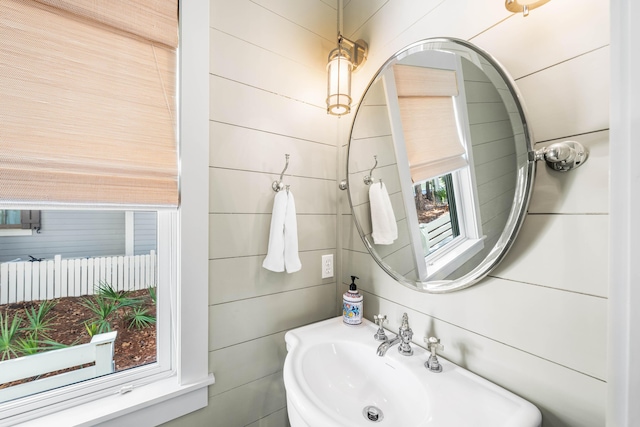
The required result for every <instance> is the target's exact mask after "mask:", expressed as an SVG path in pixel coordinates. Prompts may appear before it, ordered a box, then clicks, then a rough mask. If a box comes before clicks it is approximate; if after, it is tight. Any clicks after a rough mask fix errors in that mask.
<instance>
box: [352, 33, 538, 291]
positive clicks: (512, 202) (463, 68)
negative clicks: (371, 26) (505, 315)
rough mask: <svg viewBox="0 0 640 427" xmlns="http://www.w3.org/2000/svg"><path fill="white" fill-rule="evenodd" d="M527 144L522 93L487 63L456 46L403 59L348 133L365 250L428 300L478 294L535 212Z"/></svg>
mask: <svg viewBox="0 0 640 427" xmlns="http://www.w3.org/2000/svg"><path fill="white" fill-rule="evenodd" d="M530 144H531V143H530V138H529V135H528V131H527V127H526V122H525V119H524V113H523V109H522V106H521V105H520V103H519V101H518V98H517V95H516V92H515V89H514V87H513V85H512V84H511V82H510V79H509V78H508V77H507V75H506V73H505V72H504V71H503V70H501V69H500V67H499V65H498V64H497V63H496V62H495V61H494V60H493V59H492V58H491V57H490V56H489V55H487V54H485V53H484V52H482V51H481V50H479V49H477V48H475V47H474V46H472V45H470V44H469V43H467V42H463V41H459V40H452V39H446V40H445V39H432V40H426V41H423V42H419V43H416V44H414V45H411V46H409V47H408V48H406V49H404V50H403V51H401V52H400V53H398V54H397V55H396V56H394V57H393V58H391V59H390V60H389V61H387V63H386V64H385V65H384V66H383V67H382V68H381V69H380V71H379V72H378V73H377V75H376V76H375V78H374V79H373V81H372V82H371V84H370V85H369V88H368V89H367V91H366V93H365V95H364V96H363V98H362V102H361V104H360V106H359V108H358V111H357V114H356V118H355V120H354V125H353V128H352V132H351V139H350V143H349V153H348V162H347V163H348V164H347V172H348V182H349V186H348V188H349V198H350V201H351V206H352V210H353V217H354V221H355V223H356V225H357V227H358V230H359V232H360V234H361V236H362V238H363V241H364V243H365V246H366V247H367V248H368V250H369V251H370V253H371V254H372V256H373V257H374V258H375V259H376V261H377V262H378V263H379V264H380V266H381V267H382V268H383V269H384V270H385V271H387V272H388V273H389V274H390V275H392V276H393V277H394V278H396V279H397V280H399V281H401V282H402V283H405V284H411V285H413V286H417V287H418V289H421V290H425V291H432V292H446V291H449V290H452V289H458V288H463V287H466V286H469V285H471V284H473V283H475V282H477V281H478V280H479V279H480V278H482V277H484V276H485V275H486V274H487V273H488V272H489V271H490V270H491V269H492V268H494V267H495V265H497V263H498V262H499V260H500V259H501V258H502V257H503V256H504V254H505V253H506V251H507V250H508V248H509V246H510V244H511V242H512V240H513V238H514V237H515V234H516V233H517V230H518V228H519V226H520V224H521V221H522V218H523V214H524V212H525V211H526V205H527V203H528V197H529V192H530V187H531V182H532V178H533V172H534V168H535V163H533V162H532V161H531V160H529V153H530V152H531V146H530ZM373 166H375V167H374V168H373V169H372V167H373Z"/></svg>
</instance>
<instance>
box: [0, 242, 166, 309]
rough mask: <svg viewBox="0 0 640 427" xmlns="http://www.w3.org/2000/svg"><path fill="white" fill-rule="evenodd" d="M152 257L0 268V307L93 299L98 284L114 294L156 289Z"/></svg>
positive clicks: (152, 254) (57, 258) (58, 258)
mask: <svg viewBox="0 0 640 427" xmlns="http://www.w3.org/2000/svg"><path fill="white" fill-rule="evenodd" d="M156 258H157V257H156V253H155V251H151V252H150V253H149V254H145V255H134V256H109V257H96V258H74V259H62V257H61V256H60V255H56V256H55V258H54V259H53V260H44V261H33V262H30V261H19V262H6V263H2V264H0V304H13V303H17V302H22V301H37V300H51V299H55V298H63V297H77V296H82V295H93V294H94V293H95V291H96V289H97V287H98V285H99V284H100V283H108V284H109V285H111V287H112V288H113V289H115V290H118V291H133V290H138V289H145V288H149V287H154V286H156V276H157V266H156Z"/></svg>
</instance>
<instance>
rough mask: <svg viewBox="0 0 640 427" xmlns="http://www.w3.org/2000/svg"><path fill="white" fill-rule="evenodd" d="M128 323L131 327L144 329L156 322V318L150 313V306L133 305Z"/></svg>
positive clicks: (128, 316)
mask: <svg viewBox="0 0 640 427" xmlns="http://www.w3.org/2000/svg"><path fill="white" fill-rule="evenodd" d="M127 323H128V324H129V329H132V328H135V329H143V328H146V327H147V326H151V325H152V324H154V323H156V318H155V317H154V316H153V315H151V314H150V313H149V309H148V308H145V307H142V306H138V307H133V309H132V310H131V311H130V312H129V314H128V315H127Z"/></svg>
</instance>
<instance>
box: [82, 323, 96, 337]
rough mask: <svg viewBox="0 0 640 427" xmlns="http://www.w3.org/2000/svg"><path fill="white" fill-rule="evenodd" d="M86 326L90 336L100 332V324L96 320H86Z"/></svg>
mask: <svg viewBox="0 0 640 427" xmlns="http://www.w3.org/2000/svg"><path fill="white" fill-rule="evenodd" d="M84 328H85V329H86V330H87V333H88V334H89V337H93V336H94V335H97V334H98V324H97V323H96V322H91V323H88V322H84Z"/></svg>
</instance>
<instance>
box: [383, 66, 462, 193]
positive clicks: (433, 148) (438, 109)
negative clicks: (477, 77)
mask: <svg viewBox="0 0 640 427" xmlns="http://www.w3.org/2000/svg"><path fill="white" fill-rule="evenodd" d="M393 71H394V76H395V84H396V91H397V93H398V104H399V107H400V121H401V122H402V131H403V134H404V139H405V145H406V148H407V157H408V158H409V170H410V173H411V179H412V180H413V182H421V181H424V180H426V179H429V178H434V177H437V176H440V175H444V174H446V173H449V172H452V171H454V170H456V169H459V168H462V167H464V166H466V165H467V160H466V156H465V154H466V153H465V149H464V147H463V146H462V143H461V141H460V137H459V136H458V126H457V122H456V116H455V110H454V103H453V98H452V97H453V96H456V95H458V86H457V78H456V73H455V71H450V70H440V69H435V68H424V67H416V66H408V65H399V64H396V65H394V66H393Z"/></svg>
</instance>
